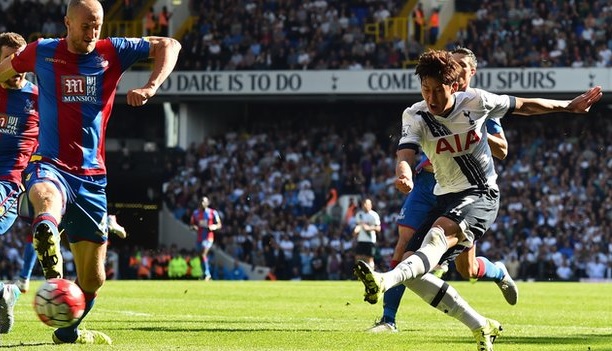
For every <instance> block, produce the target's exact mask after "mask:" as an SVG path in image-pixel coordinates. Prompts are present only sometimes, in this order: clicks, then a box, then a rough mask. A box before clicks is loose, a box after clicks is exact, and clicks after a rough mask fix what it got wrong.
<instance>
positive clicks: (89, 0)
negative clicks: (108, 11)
mask: <svg viewBox="0 0 612 351" xmlns="http://www.w3.org/2000/svg"><path fill="white" fill-rule="evenodd" d="M79 8H84V9H87V10H90V11H91V12H92V13H97V12H98V11H99V12H101V13H103V11H104V10H103V8H102V4H101V3H100V1H98V0H70V2H69V3H68V8H67V9H66V16H68V17H70V16H72V15H74V13H75V11H76V10H77V9H79Z"/></svg>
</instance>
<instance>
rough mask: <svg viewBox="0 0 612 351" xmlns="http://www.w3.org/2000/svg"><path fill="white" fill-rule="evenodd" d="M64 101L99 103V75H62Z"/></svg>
mask: <svg viewBox="0 0 612 351" xmlns="http://www.w3.org/2000/svg"><path fill="white" fill-rule="evenodd" d="M62 102H81V103H83V102H86V103H93V104H98V103H99V101H98V77H94V76H62Z"/></svg>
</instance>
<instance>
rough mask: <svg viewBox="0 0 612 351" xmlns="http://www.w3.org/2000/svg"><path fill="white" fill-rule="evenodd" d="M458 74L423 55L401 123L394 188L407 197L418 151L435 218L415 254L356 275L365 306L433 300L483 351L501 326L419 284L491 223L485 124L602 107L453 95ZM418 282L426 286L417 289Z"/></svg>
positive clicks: (588, 96) (493, 188)
mask: <svg viewBox="0 0 612 351" xmlns="http://www.w3.org/2000/svg"><path fill="white" fill-rule="evenodd" d="M460 69H461V68H460V66H459V64H458V63H457V62H456V61H455V60H454V59H453V58H452V54H451V53H449V52H446V51H439V50H430V51H427V52H426V53H424V54H423V55H421V57H420V58H419V63H418V65H417V67H416V74H417V75H418V76H419V78H420V80H421V94H422V96H423V99H424V101H421V102H418V103H416V104H414V105H413V106H411V107H409V108H408V109H406V110H405V111H404V113H403V116H402V136H401V139H400V146H399V147H398V160H399V161H398V163H397V165H396V180H395V184H396V187H397V189H398V190H400V191H401V192H402V193H405V194H406V193H409V192H410V191H411V190H412V187H413V181H412V170H411V168H410V164H414V159H415V157H416V154H417V152H418V149H419V147H421V148H422V149H423V152H424V153H425V154H426V155H428V156H429V158H430V160H431V163H432V164H433V167H434V171H435V177H436V186H435V188H434V193H435V195H437V196H438V208H439V209H440V212H439V213H440V215H439V217H437V219H436V220H435V221H434V223H433V225H432V226H431V228H430V229H429V231H428V232H427V235H426V237H425V240H424V241H423V245H422V246H421V248H420V249H418V250H417V251H416V252H415V253H414V254H413V255H412V256H410V257H408V258H407V259H405V260H404V261H402V262H401V263H400V264H399V265H397V267H396V268H395V269H393V270H391V271H389V272H386V273H378V272H375V271H373V270H372V269H371V268H370V266H369V265H368V264H367V263H366V262H363V261H360V262H358V263H357V265H356V267H355V272H356V274H357V276H358V278H359V279H360V280H361V281H362V282H363V283H364V285H365V290H366V292H365V295H366V301H368V302H370V303H376V302H377V301H378V299H379V298H380V296H381V295H382V294H383V293H384V292H385V291H386V290H388V289H390V288H391V287H393V286H396V285H398V284H401V283H403V284H405V285H406V286H408V287H409V288H411V290H413V291H414V292H415V293H417V294H418V295H419V296H421V298H423V299H424V300H426V301H431V300H432V299H433V300H436V301H435V302H436V304H435V305H434V304H432V305H434V306H435V307H436V308H438V309H440V310H442V311H445V312H446V313H447V314H448V315H449V316H451V317H454V318H456V319H458V320H459V321H461V322H462V323H464V324H465V325H466V326H467V327H468V328H470V330H472V332H473V334H474V337H475V338H476V342H477V350H479V351H489V350H493V345H492V343H493V341H494V340H495V337H497V336H498V335H499V334H500V332H501V325H500V323H499V322H497V321H495V320H492V319H489V318H485V317H483V316H482V315H480V314H478V313H477V312H476V311H475V310H474V309H473V308H471V307H470V306H469V305H468V304H467V302H465V300H463V299H462V298H461V297H460V296H459V294H458V293H457V292H456V290H455V289H453V288H452V287H451V286H450V285H448V284H447V283H445V282H444V281H442V280H439V279H437V278H435V277H433V276H432V275H425V276H424V274H425V273H427V272H429V271H431V270H432V268H433V267H434V266H435V265H437V264H438V262H439V261H440V259H441V258H442V256H443V255H445V253H447V251H448V250H449V249H455V250H456V251H462V250H463V248H464V247H470V246H472V243H473V242H474V240H477V239H479V238H480V237H481V236H482V235H483V234H484V233H485V232H486V231H487V230H488V229H489V227H490V226H491V224H492V223H493V221H494V220H495V217H496V216H497V211H498V209H499V190H498V187H497V184H496V179H497V174H496V172H495V169H494V167H493V160H492V156H491V150H490V148H489V146H488V145H487V132H486V128H485V122H486V120H487V118H491V116H493V115H495V116H499V115H504V114H510V113H514V114H519V115H536V114H545V113H551V112H572V113H586V112H588V111H589V109H590V107H591V106H592V105H593V104H594V103H596V102H597V101H599V100H600V99H601V96H602V92H601V87H599V86H597V87H594V88H591V89H589V90H588V91H587V92H586V93H584V94H582V95H580V96H578V97H576V98H574V99H573V100H571V101H567V100H550V99H539V98H532V99H525V98H518V97H516V98H515V97H511V96H507V95H496V94H492V93H488V92H485V91H482V90H476V89H469V90H468V91H466V92H457V88H458V84H457V77H458V75H459V71H460ZM451 251H452V250H451ZM447 254H448V253H447ZM432 277H433V278H432ZM423 279H427V280H428V283H427V284H422V283H421V282H422V281H423ZM436 279H437V280H436ZM435 285H438V288H437V289H436V288H435Z"/></svg>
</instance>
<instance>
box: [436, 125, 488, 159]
mask: <svg viewBox="0 0 612 351" xmlns="http://www.w3.org/2000/svg"><path fill="white" fill-rule="evenodd" d="M479 142H480V136H479V135H478V133H476V131H475V130H470V131H468V132H467V133H465V134H453V135H449V136H447V137H444V138H440V139H438V143H437V144H436V154H441V153H444V152H448V153H451V154H457V153H464V152H465V151H468V150H469V149H470V147H471V146H472V145H476V144H478V143H479Z"/></svg>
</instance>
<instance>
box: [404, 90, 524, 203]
mask: <svg viewBox="0 0 612 351" xmlns="http://www.w3.org/2000/svg"><path fill="white" fill-rule="evenodd" d="M453 98H454V99H455V101H454V104H453V108H452V110H451V112H450V114H449V115H448V116H446V117H442V116H435V115H433V114H431V112H429V110H428V108H427V104H426V103H425V101H420V102H417V103H416V104H414V105H412V106H411V107H409V108H407V109H406V110H404V112H403V114H402V136H401V138H400V141H399V149H404V148H415V147H418V146H420V147H421V148H422V149H423V152H424V153H425V155H427V156H428V157H429V159H430V161H431V163H432V165H433V167H434V171H435V177H436V186H435V188H434V194H436V195H443V194H447V193H456V192H460V191H463V190H467V189H470V188H485V187H490V188H494V189H497V183H496V180H497V173H496V172H495V168H494V165H493V159H492V156H491V149H490V148H489V145H488V144H487V128H486V121H487V120H488V119H491V118H498V117H500V116H504V115H506V114H509V113H512V111H513V110H514V106H515V98H514V97H511V96H508V95H496V94H492V93H489V92H486V91H484V90H480V89H469V90H468V91H467V92H457V93H455V94H453Z"/></svg>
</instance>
